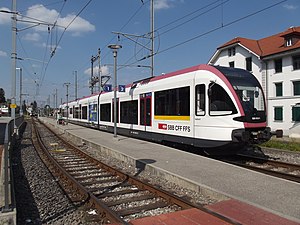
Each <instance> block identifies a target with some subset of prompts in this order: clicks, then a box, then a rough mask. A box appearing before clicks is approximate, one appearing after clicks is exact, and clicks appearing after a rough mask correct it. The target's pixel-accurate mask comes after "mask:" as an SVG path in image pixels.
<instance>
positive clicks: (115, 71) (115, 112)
mask: <svg viewBox="0 0 300 225" xmlns="http://www.w3.org/2000/svg"><path fill="white" fill-rule="evenodd" d="M113 53H114V80H115V85H114V86H115V88H114V137H115V138H116V137H117V54H118V53H117V50H116V49H114V51H113Z"/></svg>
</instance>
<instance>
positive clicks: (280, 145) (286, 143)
mask: <svg viewBox="0 0 300 225" xmlns="http://www.w3.org/2000/svg"><path fill="white" fill-rule="evenodd" d="M260 146H261V147H267V148H277V149H282V150H288V151H294V152H300V142H299V140H295V139H289V140H284V139H271V140H270V141H268V142H266V143H263V144H261V145H260Z"/></svg>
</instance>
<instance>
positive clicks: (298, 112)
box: [292, 106, 300, 122]
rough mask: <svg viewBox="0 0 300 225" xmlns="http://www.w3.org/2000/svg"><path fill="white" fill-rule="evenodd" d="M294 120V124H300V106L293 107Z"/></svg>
mask: <svg viewBox="0 0 300 225" xmlns="http://www.w3.org/2000/svg"><path fill="white" fill-rule="evenodd" d="M292 120H293V121H294V122H300V106H293V108H292Z"/></svg>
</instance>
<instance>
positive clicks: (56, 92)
mask: <svg viewBox="0 0 300 225" xmlns="http://www.w3.org/2000/svg"><path fill="white" fill-rule="evenodd" d="M55 109H57V88H55Z"/></svg>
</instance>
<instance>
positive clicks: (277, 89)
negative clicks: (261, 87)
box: [275, 83, 282, 97]
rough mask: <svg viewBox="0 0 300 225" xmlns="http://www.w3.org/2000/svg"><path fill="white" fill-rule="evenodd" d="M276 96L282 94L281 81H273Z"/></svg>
mask: <svg viewBox="0 0 300 225" xmlns="http://www.w3.org/2000/svg"><path fill="white" fill-rule="evenodd" d="M275 89H276V97H279V96H282V83H275Z"/></svg>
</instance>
